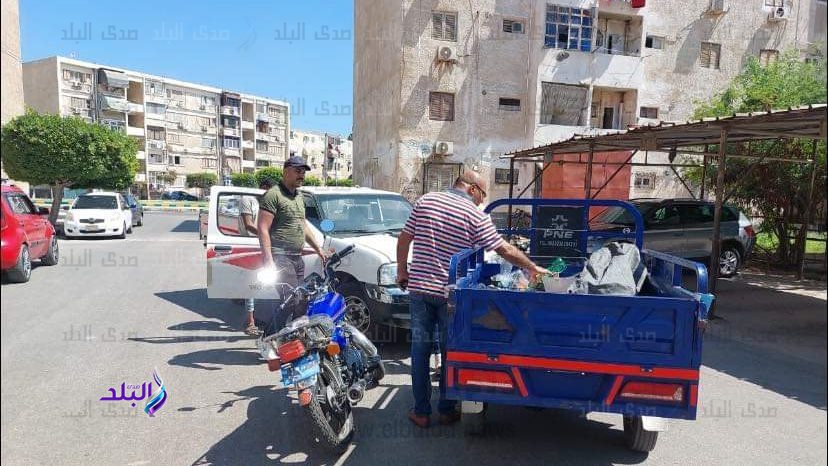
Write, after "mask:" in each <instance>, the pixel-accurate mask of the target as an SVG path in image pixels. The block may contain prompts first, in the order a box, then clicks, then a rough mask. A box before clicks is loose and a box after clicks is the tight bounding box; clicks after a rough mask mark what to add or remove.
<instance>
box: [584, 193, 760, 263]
mask: <svg viewBox="0 0 828 466" xmlns="http://www.w3.org/2000/svg"><path fill="white" fill-rule="evenodd" d="M629 202H630V203H631V204H633V205H634V206H635V207H636V208H637V209H638V211H639V212H641V215H642V217H644V247H645V248H648V249H653V250H656V251H661V252H666V253H668V254H672V255H674V256H678V257H684V258H686V259H696V260H701V261H704V262H707V261H708V260H709V259H710V256H711V254H713V213H714V210H715V205H714V204H713V202H709V201H699V200H695V199H632V200H630V201H629ZM590 224H591V229H593V230H615V229H618V230H621V229H624V228H629V227H631V226H634V222H633V220H632V217H631V216H630V214H629V212H627V211H626V210H625V209H623V208H620V207H612V208H609V209H607V210H605V211H604V212H602V213H600V214H599V215H597V216H596V217H595V218H593V219H592V220H591V221H590ZM721 237H722V247H721V254H720V256H719V276H722V277H732V276H734V275H736V273H737V272H738V271H739V268H740V267H741V266H742V264H744V261H745V259H746V258H747V257H748V256H749V255H750V252H751V251H752V249H753V245H754V244H755V242H756V233H755V231H754V229H753V225H752V223H751V221H750V219H749V218H748V217H747V216H746V215H745V214H744V213H742V212H741V211H740V210H739V209H738V208H736V207H733V206H728V205H726V206H724V209H723V210H722V224H721ZM604 241H606V240H604ZM602 242H603V241H602ZM590 246H591V249H595V248H596V247H597V246H599V244H597V242H595V243H593V244H590Z"/></svg>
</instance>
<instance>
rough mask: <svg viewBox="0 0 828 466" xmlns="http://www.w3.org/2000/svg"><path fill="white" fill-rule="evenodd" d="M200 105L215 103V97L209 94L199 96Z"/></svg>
mask: <svg viewBox="0 0 828 466" xmlns="http://www.w3.org/2000/svg"><path fill="white" fill-rule="evenodd" d="M201 105H209V106H213V105H216V98H215V97H213V96H210V95H203V96H201Z"/></svg>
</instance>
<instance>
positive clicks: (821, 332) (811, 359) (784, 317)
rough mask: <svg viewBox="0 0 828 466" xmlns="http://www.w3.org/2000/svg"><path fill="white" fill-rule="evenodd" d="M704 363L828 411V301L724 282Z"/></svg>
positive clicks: (707, 337) (707, 343)
mask: <svg viewBox="0 0 828 466" xmlns="http://www.w3.org/2000/svg"><path fill="white" fill-rule="evenodd" d="M717 300H718V304H717V306H718V309H717V313H718V315H719V317H720V318H719V319H716V320H715V321H712V322H711V324H710V327H709V328H708V330H707V332H706V333H705V336H704V356H703V358H702V363H703V364H704V365H705V366H708V367H711V368H713V369H716V370H718V371H721V372H724V373H726V374H729V375H732V376H733V377H736V378H739V379H744V380H747V381H749V382H752V383H755V384H757V385H760V386H762V387H764V388H767V389H768V390H773V391H774V392H777V393H779V394H781V395H784V396H787V397H789V398H792V399H795V400H799V401H801V402H803V403H807V404H809V405H811V406H814V407H817V408H819V409H822V410H825V409H826V337H827V336H828V331H826V328H827V326H826V312H825V304H826V302H825V300H823V299H819V298H814V297H809V296H803V295H799V294H793V293H790V292H782V291H777V290H774V289H771V288H770V287H768V286H756V285H752V284H746V283H743V282H738V281H722V282H720V284H719V290H718V292H717Z"/></svg>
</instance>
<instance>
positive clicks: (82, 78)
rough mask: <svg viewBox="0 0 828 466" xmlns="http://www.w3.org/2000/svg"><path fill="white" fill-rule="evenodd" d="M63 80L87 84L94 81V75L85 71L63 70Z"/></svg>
mask: <svg viewBox="0 0 828 466" xmlns="http://www.w3.org/2000/svg"><path fill="white" fill-rule="evenodd" d="M63 79H64V80H66V81H71V82H78V83H83V84H86V83H88V82H91V81H92V75H91V74H89V73H84V72H83V71H75V70H63Z"/></svg>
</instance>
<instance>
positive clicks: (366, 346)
mask: <svg viewBox="0 0 828 466" xmlns="http://www.w3.org/2000/svg"><path fill="white" fill-rule="evenodd" d="M342 327H343V328H344V329H345V330H347V331H348V333H349V334H350V335H351V341H353V342H354V344H355V345H356V346H357V347H358V348H359V349H361V350H362V351H364V352H365V355H366V356H368V357H369V358H371V357H376V356H377V355H378V354H379V352H378V351H377V347H376V346H374V344H373V343H371V340H369V339H368V337H366V336H365V334H364V333H362V332H360V331H359V330H357V328H356V327H354V326H353V325H351V324H349V323H347V322H345V323H343V324H342Z"/></svg>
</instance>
